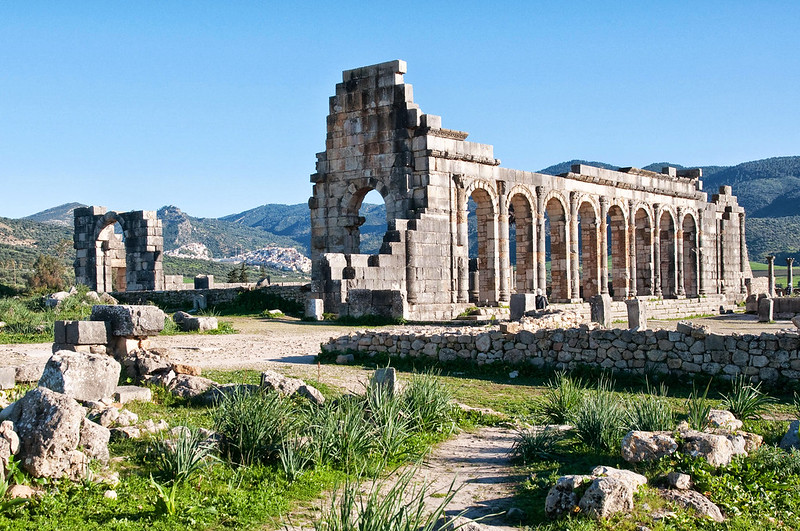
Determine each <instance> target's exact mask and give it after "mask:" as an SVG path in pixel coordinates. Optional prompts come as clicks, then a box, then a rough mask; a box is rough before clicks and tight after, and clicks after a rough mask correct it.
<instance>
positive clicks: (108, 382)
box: [39, 350, 120, 400]
mask: <svg viewBox="0 0 800 531" xmlns="http://www.w3.org/2000/svg"><path fill="white" fill-rule="evenodd" d="M119 373H120V365H119V363H117V361H116V360H115V359H114V358H112V357H110V356H104V355H100V354H91V353H86V352H72V351H68V350H61V351H58V352H56V353H55V354H53V355H52V356H51V357H50V360H49V361H48V362H47V365H45V367H44V373H43V374H42V377H41V379H40V380H39V386H41V387H46V388H47V389H51V390H53V391H55V392H57V393H62V394H65V395H67V396H69V397H70V398H74V399H76V400H100V399H102V398H105V397H108V396H111V394H112V393H113V392H114V389H115V388H116V386H117V382H118V381H119Z"/></svg>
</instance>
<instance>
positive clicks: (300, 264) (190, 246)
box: [164, 242, 311, 273]
mask: <svg viewBox="0 0 800 531" xmlns="http://www.w3.org/2000/svg"><path fill="white" fill-rule="evenodd" d="M164 254H166V255H167V256H173V257H176V258H195V259H199V260H212V261H214V262H227V263H234V264H240V263H242V262H245V263H246V264H247V265H254V266H264V267H272V268H275V269H280V270H282V271H299V272H302V273H310V272H311V260H310V259H309V258H308V257H306V256H305V255H303V253H301V252H300V251H298V250H297V249H294V248H292V247H266V248H264V249H256V250H254V251H247V252H244V253H240V254H237V255H234V256H231V257H228V258H213V257H212V256H211V252H210V251H209V250H208V247H206V246H205V245H204V244H202V243H194V242H193V243H187V244H184V245H181V246H180V247H178V248H177V249H173V250H171V251H165V252H164Z"/></svg>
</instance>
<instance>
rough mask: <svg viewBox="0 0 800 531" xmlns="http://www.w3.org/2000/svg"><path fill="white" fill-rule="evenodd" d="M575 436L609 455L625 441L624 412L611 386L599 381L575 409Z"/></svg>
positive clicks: (606, 381) (604, 380)
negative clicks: (623, 435) (623, 434)
mask: <svg viewBox="0 0 800 531" xmlns="http://www.w3.org/2000/svg"><path fill="white" fill-rule="evenodd" d="M572 421H573V423H574V425H575V435H576V437H577V438H578V440H579V441H580V442H581V443H583V444H584V445H586V446H587V447H589V448H592V449H594V450H597V451H605V452H608V451H610V450H611V449H613V448H615V447H616V446H617V444H618V443H619V439H620V438H621V437H622V431H623V429H624V424H625V411H624V409H623V406H622V403H621V402H620V400H619V398H618V397H616V396H615V395H614V393H613V392H612V391H611V382H610V381H609V380H607V379H606V378H602V377H601V378H600V380H599V381H598V383H597V388H596V389H593V390H591V391H590V392H589V393H588V394H587V395H586V397H585V398H584V399H583V401H582V402H581V404H580V405H579V406H578V407H577V408H576V410H575V415H574V418H573V419H572Z"/></svg>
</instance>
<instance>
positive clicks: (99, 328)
mask: <svg viewBox="0 0 800 531" xmlns="http://www.w3.org/2000/svg"><path fill="white" fill-rule="evenodd" d="M57 322H60V323H63V331H64V335H65V338H64V339H65V341H63V343H66V344H69V345H104V344H106V343H108V336H109V334H108V325H107V323H105V322H104V321H57ZM56 343H59V341H58V340H56Z"/></svg>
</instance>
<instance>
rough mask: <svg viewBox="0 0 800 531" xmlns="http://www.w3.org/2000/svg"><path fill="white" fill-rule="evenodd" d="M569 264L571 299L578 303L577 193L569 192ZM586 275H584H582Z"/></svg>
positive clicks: (579, 285)
mask: <svg viewBox="0 0 800 531" xmlns="http://www.w3.org/2000/svg"><path fill="white" fill-rule="evenodd" d="M569 209H570V217H569V237H570V241H569V260H570V262H569V264H570V271H571V274H570V278H569V282H570V286H571V288H572V299H573V300H574V301H578V299H580V298H581V281H580V271H579V268H578V266H579V259H578V258H579V256H580V254H579V253H578V193H577V192H570V194H569ZM584 274H586V273H584Z"/></svg>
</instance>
